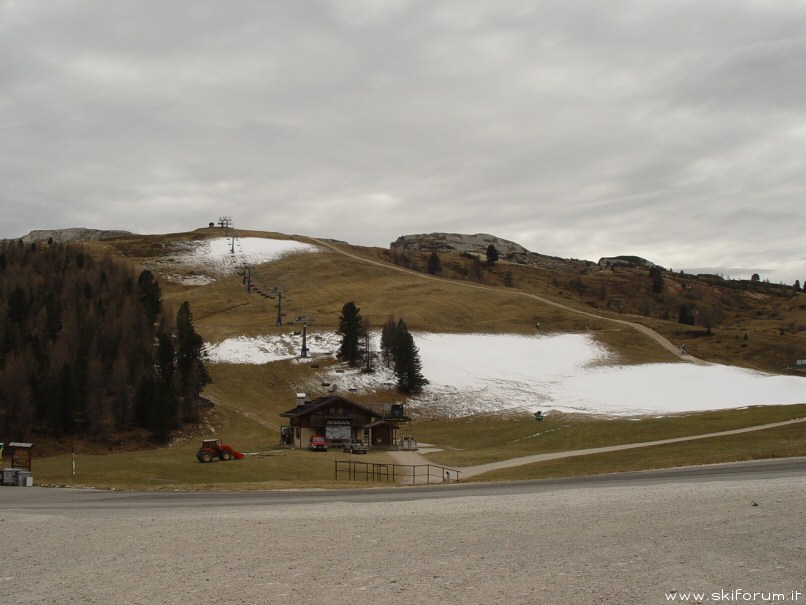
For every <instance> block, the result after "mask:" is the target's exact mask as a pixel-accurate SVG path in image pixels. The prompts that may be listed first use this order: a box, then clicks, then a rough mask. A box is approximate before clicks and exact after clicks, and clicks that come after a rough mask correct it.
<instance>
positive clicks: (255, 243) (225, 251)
mask: <svg viewBox="0 0 806 605" xmlns="http://www.w3.org/2000/svg"><path fill="white" fill-rule="evenodd" d="M319 250H320V248H319V247H317V246H314V245H312V244H304V243H302V242H297V241H293V240H278V239H268V238H264V237H244V238H237V237H236V238H235V243H234V246H233V242H232V238H228V237H218V238H213V239H205V240H196V241H190V242H179V243H177V244H176V245H175V247H174V253H173V254H170V255H167V256H164V257H161V258H159V259H158V260H156V261H155V264H156V265H158V267H159V269H160V273H161V274H162V276H163V277H164V278H165V279H167V280H169V281H173V282H177V283H181V284H185V285H206V284H209V283H212V282H214V281H215V278H216V277H221V276H226V275H232V274H233V273H235V272H236V271H237V270H238V269H239V268H241V267H244V266H249V267H256V266H258V265H262V264H264V263H270V262H273V261H276V260H278V259H281V258H284V257H286V256H289V255H292V254H309V253H314V252H319Z"/></svg>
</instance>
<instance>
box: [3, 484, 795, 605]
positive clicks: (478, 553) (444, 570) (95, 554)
mask: <svg viewBox="0 0 806 605" xmlns="http://www.w3.org/2000/svg"><path fill="white" fill-rule="evenodd" d="M0 489H20V490H21V489H24V488H0ZM34 489H35V488H34ZM754 503H755V504H756V505H754ZM9 508H11V507H9ZM804 511H806V485H804V481H803V479H802V478H773V479H765V480H747V479H743V480H739V479H736V480H734V479H730V480H722V481H716V482H694V483H692V482H689V483H684V482H666V483H659V484H649V485H644V484H641V485H636V486H623V485H622V486H617V487H614V486H602V485H598V486H590V485H585V486H558V487H556V488H552V489H549V490H545V491H540V492H536V493H533V494H527V495H504V496H459V497H456V496H453V497H445V498H442V497H440V498H437V499H433V500H415V501H410V502H406V501H397V502H386V503H362V504H356V503H348V502H341V501H340V502H330V503H313V504H299V503H296V504H294V503H278V504H272V505H271V506H265V505H264V506H252V505H244V506H234V507H227V506H214V507H210V506H200V505H196V506H181V507H171V506H169V505H166V506H165V507H163V508H136V507H134V508H132V507H121V506H117V505H115V503H113V502H110V504H109V506H103V507H96V508H88V509H73V510H69V511H64V512H60V513H58V514H51V513H46V512H37V513H21V512H16V510H14V511H11V510H8V509H7V510H5V511H3V510H0V528H2V536H3V547H4V548H3V550H4V553H3V554H4V557H3V563H2V566H1V567H0V602H2V603H15V604H27V603H183V602H187V603H277V604H280V603H284V604H288V603H291V604H295V603H306V604H313V603H316V604H317V605H321V604H325V603H329V604H334V603H335V604H341V603H415V604H419V603H427V604H434V603H442V604H446V605H447V604H454V603H461V604H464V603H468V604H473V603H485V604H487V603H489V604H499V603H507V604H509V603H515V604H519V603H522V604H527V603H529V604H565V603H571V604H596V605H605V604H607V605H612V604H641V603H669V602H671V601H670V600H668V599H667V598H666V597H665V594H666V593H670V592H671V591H678V592H677V594H678V595H683V594H686V593H688V591H702V592H705V593H707V595H709V597H710V596H711V595H712V593H714V592H717V593H719V591H722V590H724V591H726V592H725V593H723V595H724V594H728V593H729V591H735V590H736V589H742V590H743V591H746V592H748V591H757V592H760V591H778V592H786V593H787V596H789V595H790V592H791V591H793V590H801V591H803V590H804V578H806V538H804V536H806V516H805V515H804ZM737 596H739V597H740V598H737V599H736V600H735V601H730V600H728V599H726V598H724V597H723V598H721V599H720V600H719V601H718V602H722V603H729V602H736V603H756V602H758V603H762V602H764V601H763V600H747V599H746V598H741V596H742V595H741V594H740V595H737ZM745 596H746V595H745ZM690 602H694V601H693V600H692V601H690ZM704 602H706V603H707V602H717V601H714V600H713V599H710V600H709V599H706V600H705V601H704ZM789 602H792V601H789ZM795 602H802V603H806V597H801V598H800V600H799V601H795Z"/></svg>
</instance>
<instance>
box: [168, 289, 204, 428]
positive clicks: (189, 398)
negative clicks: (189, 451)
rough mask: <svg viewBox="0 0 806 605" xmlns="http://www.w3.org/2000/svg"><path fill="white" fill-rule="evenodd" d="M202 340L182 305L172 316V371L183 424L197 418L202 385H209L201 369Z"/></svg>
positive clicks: (187, 305)
mask: <svg viewBox="0 0 806 605" xmlns="http://www.w3.org/2000/svg"><path fill="white" fill-rule="evenodd" d="M203 358H204V339H203V338H202V337H201V336H200V335H199V334H198V333H197V332H196V330H195V328H194V327H193V313H191V311H190V303H188V302H187V301H185V302H183V303H182V305H181V306H180V307H179V312H178V313H177V314H176V360H177V363H176V369H177V374H178V395H179V400H180V402H181V407H182V417H183V419H184V420H185V421H190V420H195V419H196V418H197V416H198V414H197V408H196V402H197V400H198V397H199V394H200V393H201V391H202V389H203V388H204V387H205V385H207V384H209V383H210V382H211V378H210V374H209V373H208V372H207V368H205V367H204V362H203Z"/></svg>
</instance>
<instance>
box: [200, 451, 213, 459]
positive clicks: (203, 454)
mask: <svg viewBox="0 0 806 605" xmlns="http://www.w3.org/2000/svg"><path fill="white" fill-rule="evenodd" d="M196 457H197V458H198V459H199V462H212V461H213V455H212V454H211V453H210V452H208V451H206V450H205V451H203V452H199V453H198V454H197V455H196Z"/></svg>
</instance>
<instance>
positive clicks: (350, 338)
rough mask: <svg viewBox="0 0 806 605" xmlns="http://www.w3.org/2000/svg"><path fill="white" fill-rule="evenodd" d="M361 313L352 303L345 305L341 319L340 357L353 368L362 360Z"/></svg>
mask: <svg viewBox="0 0 806 605" xmlns="http://www.w3.org/2000/svg"><path fill="white" fill-rule="evenodd" d="M359 311H360V309H359V308H358V307H356V306H355V303H354V302H352V301H351V302H348V303H345V304H344V306H343V307H342V309H341V316H340V317H339V334H341V335H342V338H341V347H340V348H339V353H338V356H339V359H341V360H342V361H346V362H347V363H348V364H349V365H350V367H351V368H354V367H356V366H357V365H358V360H359V359H360V358H361V351H360V348H359V341H360V334H361V314H360V313H359Z"/></svg>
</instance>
